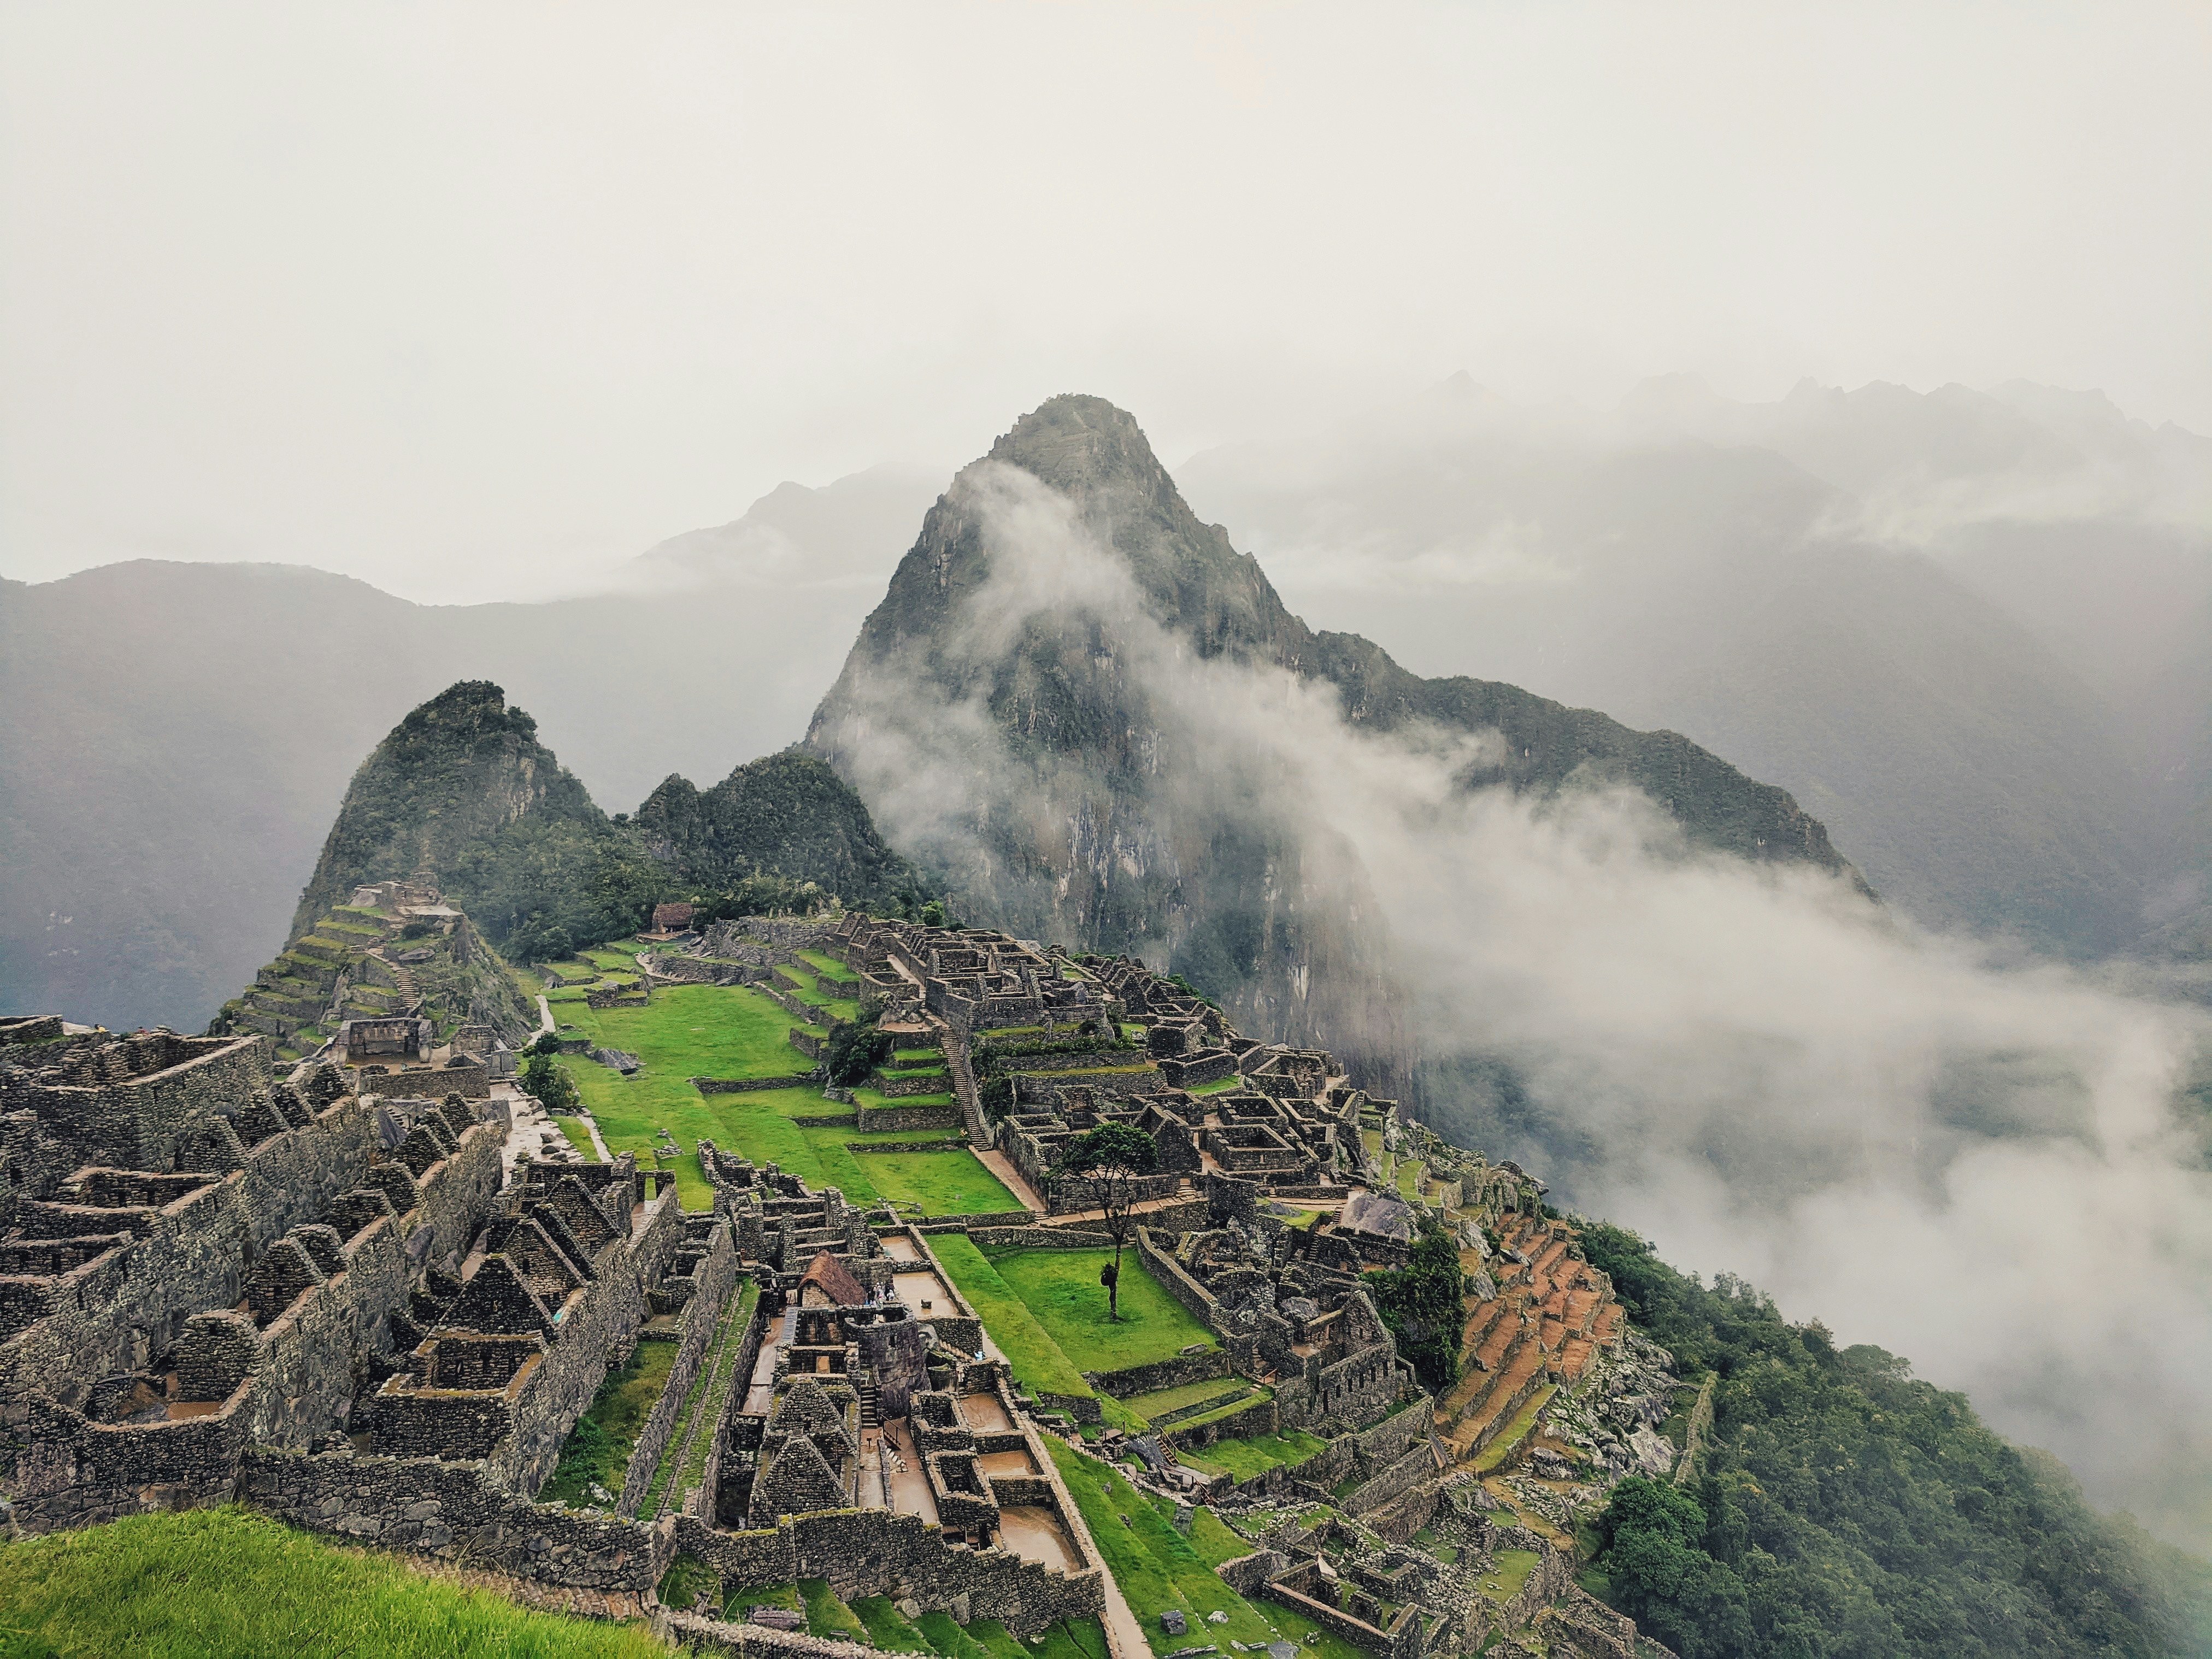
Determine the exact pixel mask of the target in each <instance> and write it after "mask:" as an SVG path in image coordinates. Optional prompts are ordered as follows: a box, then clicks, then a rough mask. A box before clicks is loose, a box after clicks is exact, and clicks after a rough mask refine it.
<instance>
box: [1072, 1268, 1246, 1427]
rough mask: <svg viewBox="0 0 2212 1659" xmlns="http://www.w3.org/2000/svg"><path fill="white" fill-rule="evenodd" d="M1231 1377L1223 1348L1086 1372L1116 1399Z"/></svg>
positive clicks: (1094, 1385) (1094, 1383) (1093, 1383)
mask: <svg viewBox="0 0 2212 1659" xmlns="http://www.w3.org/2000/svg"><path fill="white" fill-rule="evenodd" d="M1048 1231H1049V1230H1048ZM1228 1375H1229V1355H1228V1352H1227V1351H1226V1350H1225V1349H1221V1348H1208V1349H1207V1350H1206V1352H1204V1353H1183V1354H1177V1355H1176V1357H1175V1358H1173V1359H1162V1360H1158V1361H1157V1362H1155V1363H1154V1364H1150V1365H1132V1366H1130V1367H1129V1368H1128V1369H1127V1370H1119V1371H1087V1372H1085V1374H1084V1376H1085V1381H1086V1382H1088V1383H1090V1384H1091V1387H1092V1388H1094V1389H1103V1391H1105V1392H1106V1393H1108V1394H1110V1395H1117V1396H1118V1395H1137V1394H1152V1393H1155V1392H1157V1391H1158V1390H1159V1389H1180V1388H1182V1387H1184V1386H1185V1385H1186V1384H1188V1383H1211V1382H1212V1381H1213V1379H1214V1378H1215V1377H1217V1376H1228Z"/></svg>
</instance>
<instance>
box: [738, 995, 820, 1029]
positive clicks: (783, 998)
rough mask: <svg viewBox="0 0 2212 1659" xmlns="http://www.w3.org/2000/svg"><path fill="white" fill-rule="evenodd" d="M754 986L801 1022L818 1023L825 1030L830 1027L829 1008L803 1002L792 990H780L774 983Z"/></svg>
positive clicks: (805, 1023)
mask: <svg viewBox="0 0 2212 1659" xmlns="http://www.w3.org/2000/svg"><path fill="white" fill-rule="evenodd" d="M753 988H754V989H755V990H757V991H758V992H759V993H760V994H762V995H763V996H764V997H766V998H767V999H768V1000H769V1001H771V1002H773V1003H775V1006H777V1007H779V1008H781V1009H782V1010H783V1012H785V1013H787V1014H789V1015H790V1016H791V1017H792V1018H793V1019H795V1020H797V1021H798V1022H799V1024H802V1025H818V1026H820V1027H822V1028H823V1030H827V1029H828V1028H829V1010H828V1009H826V1008H817V1007H816V1006H814V1005H813V1004H812V1003H811V1002H801V1001H800V1000H799V999H798V998H797V997H795V996H793V995H792V994H791V993H790V992H788V991H784V990H779V989H778V988H777V987H775V986H773V985H757V986H755V987H753Z"/></svg>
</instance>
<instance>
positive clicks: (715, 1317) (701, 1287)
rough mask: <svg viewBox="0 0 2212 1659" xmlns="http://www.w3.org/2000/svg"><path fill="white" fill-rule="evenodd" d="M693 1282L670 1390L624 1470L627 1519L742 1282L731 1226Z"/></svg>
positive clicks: (717, 1231)
mask: <svg viewBox="0 0 2212 1659" xmlns="http://www.w3.org/2000/svg"><path fill="white" fill-rule="evenodd" d="M692 1277H693V1279H694V1281H695V1283H696V1286H697V1288H696V1289H695V1290H694V1291H692V1293H691V1299H690V1301H689V1302H688V1303H686V1304H684V1316H683V1320H682V1326H683V1331H684V1335H683V1338H682V1340H681V1341H680V1343H679V1344H678V1347H677V1350H676V1363H675V1364H674V1365H673V1366H671V1367H670V1369H669V1372H668V1383H667V1386H666V1387H665V1388H664V1389H662V1390H661V1391H660V1398H659V1400H657V1401H654V1402H653V1411H652V1413H651V1415H649V1416H648V1417H647V1419H646V1421H645V1427H644V1428H643V1429H642V1430H641V1431H639V1434H638V1437H637V1443H636V1444H635V1445H634V1446H633V1447H632V1448H631V1449H630V1455H629V1463H628V1465H627V1466H625V1468H623V1483H622V1491H621V1496H620V1501H619V1502H618V1503H617V1504H616V1506H615V1507H616V1510H617V1512H618V1513H620V1514H623V1515H635V1514H636V1513H637V1511H638V1506H639V1505H640V1504H642V1503H643V1502H644V1501H645V1491H646V1488H647V1486H651V1485H652V1484H653V1474H654V1472H655V1471H656V1470H658V1469H659V1467H660V1455H661V1453H662V1452H664V1451H665V1450H667V1449H668V1437H669V1436H670V1435H671V1434H673V1433H674V1432H675V1431H676V1419H677V1418H678V1415H679V1414H680V1413H681V1412H682V1410H683V1407H684V1395H685V1393H686V1392H687V1391H688V1390H689V1389H690V1387H691V1379H692V1378H693V1377H695V1376H697V1375H698V1374H699V1363H700V1361H701V1360H702V1358H705V1356H706V1353H707V1350H708V1347H709V1346H712V1344H713V1342H714V1331H715V1328H716V1327H718V1326H719V1325H720V1323H721V1322H722V1310H723V1309H724V1308H725V1307H726V1305H727V1304H728V1302H729V1299H730V1297H731V1295H732V1290H733V1287H734V1286H735V1285H736V1284H737V1281H738V1247H737V1244H736V1242H735V1241H734V1240H732V1237H730V1230H729V1227H728V1225H726V1224H725V1223H723V1222H721V1221H720V1220H719V1219H718V1220H717V1221H716V1223H715V1225H714V1242H713V1243H711V1244H709V1245H708V1249H707V1259H706V1260H705V1261H702V1262H701V1263H700V1264H699V1266H698V1267H696V1268H695V1269H694V1270H693V1273H692Z"/></svg>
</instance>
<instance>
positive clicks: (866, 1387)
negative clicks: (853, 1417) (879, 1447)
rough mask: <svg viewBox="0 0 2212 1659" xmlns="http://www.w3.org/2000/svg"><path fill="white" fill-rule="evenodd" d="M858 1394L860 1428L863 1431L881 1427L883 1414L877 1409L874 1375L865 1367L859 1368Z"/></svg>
mask: <svg viewBox="0 0 2212 1659" xmlns="http://www.w3.org/2000/svg"><path fill="white" fill-rule="evenodd" d="M858 1393H859V1394H860V1426H861V1427H862V1428H864V1429H880V1428H881V1427H883V1425H884V1419H883V1413H882V1412H881V1411H880V1410H879V1409H878V1407H879V1404H880V1402H879V1401H878V1400H877V1398H876V1374H875V1373H874V1372H873V1371H872V1370H868V1368H867V1367H866V1366H865V1365H864V1366H862V1367H861V1368H860V1388H859V1389H858Z"/></svg>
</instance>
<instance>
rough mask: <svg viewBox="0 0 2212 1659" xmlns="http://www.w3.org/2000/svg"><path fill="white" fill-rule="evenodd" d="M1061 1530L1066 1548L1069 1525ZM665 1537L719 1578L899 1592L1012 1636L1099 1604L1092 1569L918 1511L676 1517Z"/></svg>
mask: <svg viewBox="0 0 2212 1659" xmlns="http://www.w3.org/2000/svg"><path fill="white" fill-rule="evenodd" d="M1062 1524H1063V1525H1064V1526H1066V1517H1063V1518H1062ZM1067 1533H1068V1540H1069V1542H1070V1544H1071V1546H1074V1545H1075V1542H1076V1534H1075V1531H1074V1529H1073V1527H1069V1528H1067ZM674 1543H675V1547H676V1548H677V1549H680V1550H683V1551H684V1552H686V1553H690V1554H692V1555H696V1556H698V1557H699V1558H700V1559H702V1560H703V1561H705V1562H706V1563H707V1564H708V1565H709V1566H711V1567H713V1568H714V1570H715V1571H717V1572H719V1573H720V1575H721V1577H722V1581H723V1583H725V1584H726V1585H730V1586H733V1587H734V1586H741V1585H749V1584H787V1583H792V1582H793V1581H794V1580H797V1579H800V1578H826V1579H828V1580H829V1587H830V1588H831V1589H833V1590H835V1591H836V1593H837V1594H838V1595H840V1596H842V1597H843V1598H844V1599H845V1600H847V1601H852V1600H854V1598H856V1597H859V1596H864V1595H900V1594H904V1595H911V1596H913V1597H914V1599H915V1601H919V1602H921V1605H922V1606H923V1607H925V1608H927V1609H931V1610H935V1609H939V1608H945V1609H953V1608H957V1607H962V1606H963V1605H964V1606H965V1607H966V1608H967V1609H968V1612H969V1617H970V1618H972V1619H996V1620H1000V1622H1001V1623H1002V1624H1004V1625H1005V1626H1006V1628H1007V1629H1008V1630H1011V1631H1012V1632H1014V1633H1015V1634H1017V1635H1019V1636H1028V1635H1030V1634H1033V1633H1035V1632H1038V1631H1042V1630H1043V1629H1045V1628H1046V1627H1047V1626H1051V1625H1054V1624H1058V1623H1059V1622H1060V1620H1063V1619H1095V1618H1097V1616H1098V1615H1099V1614H1100V1613H1103V1612H1104V1610H1105V1606H1106V1596H1105V1586H1104V1583H1103V1573H1102V1572H1101V1571H1100V1569H1098V1568H1097V1567H1095V1566H1092V1567H1086V1568H1084V1569H1083V1570H1081V1571H1077V1572H1072V1573H1067V1574H1061V1573H1058V1572H1054V1571H1052V1570H1051V1569H1049V1568H1047V1567H1043V1566H1040V1565H1037V1564H1036V1562H1034V1561H1025V1560H1024V1559H1022V1558H1021V1557H1020V1556H1018V1555H1016V1554H1014V1553H1012V1551H1010V1550H1002V1549H981V1550H979V1549H969V1548H968V1547H964V1546H962V1545H957V1544H952V1543H948V1542H947V1541H945V1531H944V1528H941V1527H937V1526H933V1525H932V1524H930V1523H929V1522H926V1521H924V1520H922V1519H921V1516H915V1515H900V1514H896V1513H895V1512H893V1511H891V1510H821V1511H817V1513H815V1514H812V1515H796V1516H784V1517H782V1518H781V1520H779V1521H778V1522H776V1524H775V1527H774V1528H770V1529H766V1530H760V1531H746V1532H720V1531H716V1530H714V1529H713V1528H708V1527H706V1526H704V1525H702V1524H701V1523H700V1522H698V1521H696V1520H695V1519H694V1518H693V1517H691V1516H677V1517H676V1518H675V1534H674ZM848 1653H849V1650H848Z"/></svg>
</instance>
